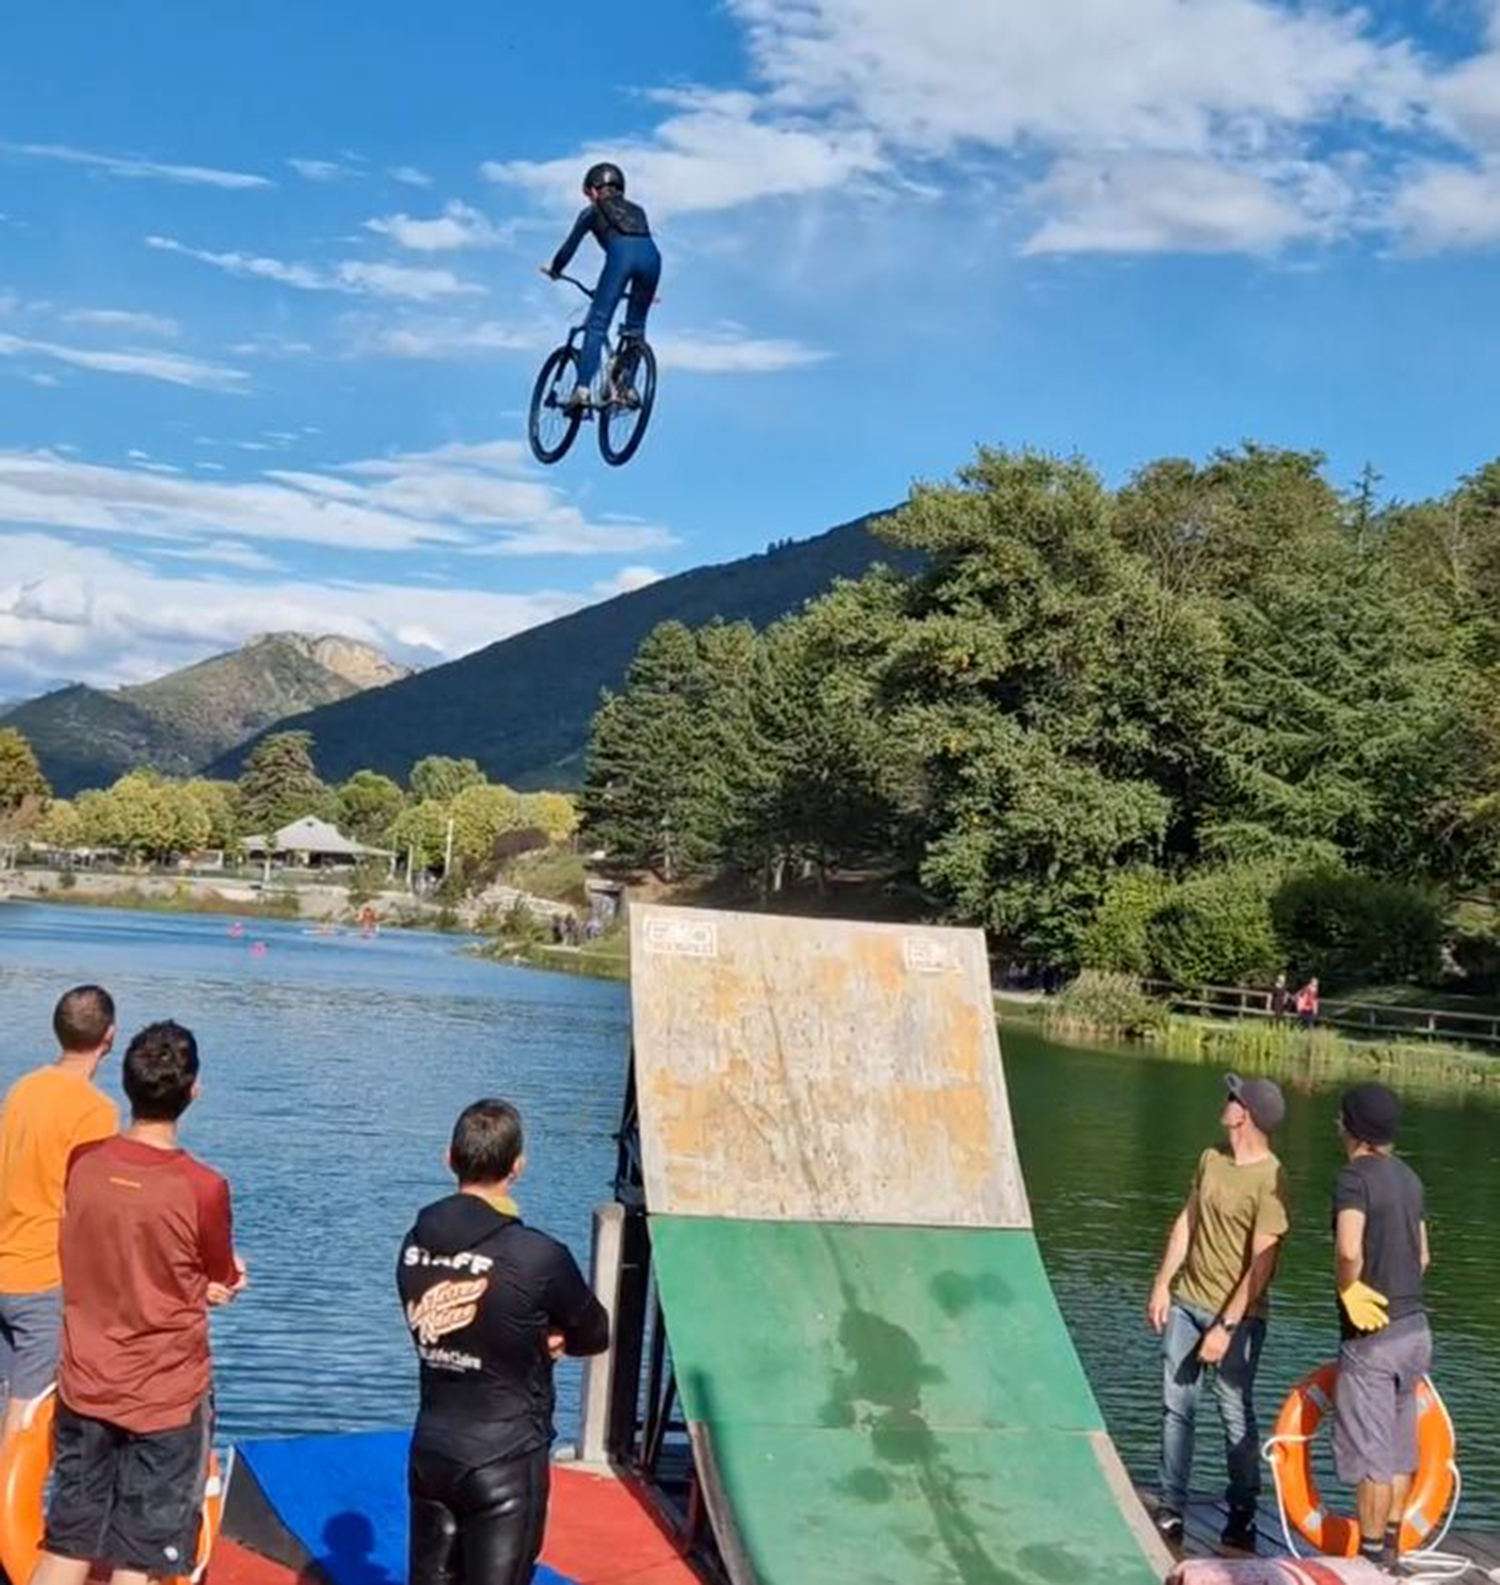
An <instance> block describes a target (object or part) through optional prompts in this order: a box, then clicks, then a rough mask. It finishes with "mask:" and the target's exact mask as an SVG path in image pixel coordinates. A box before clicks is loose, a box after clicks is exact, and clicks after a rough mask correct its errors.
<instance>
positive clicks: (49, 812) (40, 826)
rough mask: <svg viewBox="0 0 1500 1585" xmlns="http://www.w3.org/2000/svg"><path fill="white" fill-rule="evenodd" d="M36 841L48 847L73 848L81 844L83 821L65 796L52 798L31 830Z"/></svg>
mask: <svg viewBox="0 0 1500 1585" xmlns="http://www.w3.org/2000/svg"><path fill="white" fill-rule="evenodd" d="M32 835H33V836H35V838H36V840H37V841H38V842H45V843H47V845H48V846H49V847H55V848H75V847H79V846H81V845H82V843H83V840H84V836H83V821H82V820H81V819H80V818H79V815H78V810H77V809H76V808H75V807H74V806H73V805H72V804H71V803H69V801H68V800H67V799H66V798H54V799H53V800H52V801H51V802H50V803H49V804H48V805H47V809H46V812H45V813H44V814H43V815H42V817H41V819H40V820H39V821H38V822H37V824H36V828H35V830H34V831H33V832H32Z"/></svg>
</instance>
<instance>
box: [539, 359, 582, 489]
mask: <svg viewBox="0 0 1500 1585" xmlns="http://www.w3.org/2000/svg"><path fill="white" fill-rule="evenodd" d="M577 384H578V354H577V353H576V352H575V351H574V350H573V348H572V347H559V348H558V349H557V350H556V351H555V352H554V353H552V354H551V356H549V357H548V359H547V361H546V362H545V363H544V364H543V365H542V369H541V373H540V374H538V375H537V377H536V384H535V386H533V387H532V391H531V415H530V419H529V422H528V424H527V434H528V436H529V437H530V440H531V452H532V455H533V456H534V457H535V458H536V460H537V461H538V462H558V461H560V460H561V459H562V457H563V456H564V455H565V454H566V452H567V449H568V447H569V446H571V445H572V444H573V441H574V439H575V438H576V436H577V434H578V426H579V424H581V423H582V422H583V414H582V412H581V411H580V410H579V409H577V408H572V409H569V408H567V407H565V406H564V403H566V401H567V400H568V398H569V397H570V396H571V395H572V394H573V390H574V387H575V386H576V385H577Z"/></svg>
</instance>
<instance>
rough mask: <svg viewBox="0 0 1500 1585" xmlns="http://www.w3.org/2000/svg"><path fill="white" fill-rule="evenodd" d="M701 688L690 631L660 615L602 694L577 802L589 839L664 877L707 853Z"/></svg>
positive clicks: (700, 862)
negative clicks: (624, 670)
mask: <svg viewBox="0 0 1500 1585" xmlns="http://www.w3.org/2000/svg"><path fill="white" fill-rule="evenodd" d="M708 692H709V679H708V676H707V673H706V670H705V667H704V665H703V659H702V655H701V653H700V651H699V647H698V642H697V639H696V638H695V637H694V635H693V634H692V632H691V631H690V630H689V629H688V628H687V627H685V626H684V625H683V624H682V623H681V622H663V623H662V624H661V625H660V626H659V627H657V628H654V629H653V630H652V631H651V632H650V633H649V634H647V636H646V638H645V639H644V640H643V641H642V643H641V647H640V649H639V650H637V651H636V655H635V659H634V660H633V661H632V662H631V665H630V671H629V673H628V675H627V677H626V684H625V688H624V691H623V692H621V693H619V694H611V693H606V694H605V696H604V701H603V703H602V704H601V706H600V708H599V712H598V714H597V715H596V716H595V717H594V722H593V730H592V733H591V735H590V739H589V754H588V769H587V772H586V775H585V779H584V786H583V793H582V795H581V798H580V800H579V802H580V806H581V808H582V810H583V817H584V823H585V828H586V829H587V831H588V833H589V838H590V840H591V841H594V842H597V843H598V844H600V845H601V846H602V847H603V848H604V849H605V850H606V851H607V852H608V853H609V855H610V857H611V858H612V859H614V860H615V861H616V862H618V863H621V864H625V865H633V866H637V867H641V868H650V869H654V870H656V871H657V872H658V873H659V874H660V875H662V876H664V877H665V878H666V879H668V880H673V879H677V878H679V877H681V876H683V875H688V874H693V873H696V872H698V871H700V870H702V869H703V868H704V867H705V865H707V864H708V863H709V862H711V859H712V856H713V851H714V841H713V836H714V833H711V832H709V831H706V830H705V829H704V826H705V821H704V810H703V807H702V800H701V798H700V789H699V785H698V782H699V768H700V751H701V749H702V747H703V745H704V743H705V741H706V736H707V733H706V722H705V719H704V712H705V708H706V702H707V697H708Z"/></svg>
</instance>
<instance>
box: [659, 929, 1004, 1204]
mask: <svg viewBox="0 0 1500 1585" xmlns="http://www.w3.org/2000/svg"><path fill="white" fill-rule="evenodd" d="M631 996H632V1008H633V1019H634V1039H635V1065H636V1083H637V1091H638V1099H639V1105H640V1115H641V1145H642V1155H643V1160H644V1167H645V1176H646V1199H647V1204H648V1205H649V1206H650V1207H651V1209H652V1211H653V1212H655V1213H659V1214H668V1215H681V1216H728V1217H734V1216H741V1217H755V1218H759V1219H762V1220H790V1221H808V1222H819V1221H831V1222H855V1223H859V1222H865V1223H890V1224H907V1225H925V1226H967V1227H1012V1228H1025V1227H1029V1226H1030V1225H1031V1215H1030V1210H1029V1208H1028V1206H1027V1203H1026V1191H1025V1188H1024V1185H1023V1183H1022V1179H1021V1173H1020V1169H1019V1166H1018V1164H1017V1160H1016V1151H1015V1141H1014V1136H1013V1133H1012V1130H1011V1121H1010V1109H1009V1105H1008V1103H1007V1100H1006V1095H1005V1080H1004V1076H1003V1073H1002V1071H1001V1066H1000V1048H999V1042H998V1037H997V1036H996V1033H995V1020H994V1009H993V1003H992V1000H991V993H990V980H989V964H988V961H987V959H986V956H985V950H984V938H983V936H982V935H981V933H980V932H979V931H977V930H947V929H939V928H933V927H921V926H905V925H876V924H862V923H851V922H846V921H838V920H827V919H816V920H814V919H785V918H778V917H775V916H771V915H764V914H737V913H722V912H717V911H710V910H707V909H689V908H661V907H647V906H640V907H636V908H634V909H632V911H631Z"/></svg>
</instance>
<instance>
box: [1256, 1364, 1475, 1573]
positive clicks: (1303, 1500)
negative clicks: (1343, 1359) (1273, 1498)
mask: <svg viewBox="0 0 1500 1585" xmlns="http://www.w3.org/2000/svg"><path fill="white" fill-rule="evenodd" d="M1338 1375H1339V1368H1338V1366H1337V1365H1333V1364H1330V1365H1324V1366H1323V1367H1322V1368H1321V1369H1319V1370H1315V1371H1312V1372H1310V1373H1309V1374H1308V1375H1306V1376H1304V1377H1303V1378H1302V1380H1301V1381H1299V1382H1298V1383H1297V1385H1296V1386H1295V1387H1293V1388H1292V1390H1291V1391H1290V1392H1289V1393H1288V1394H1287V1398H1286V1402H1285V1403H1283V1404H1282V1406H1281V1413H1280V1414H1279V1415H1278V1416H1277V1417H1276V1429H1275V1431H1273V1432H1272V1434H1271V1440H1270V1443H1269V1444H1268V1446H1269V1448H1270V1460H1271V1467H1272V1469H1273V1470H1274V1472H1275V1475H1276V1489H1277V1493H1278V1495H1279V1496H1280V1498H1281V1507H1282V1511H1283V1512H1284V1513H1285V1514H1286V1517H1287V1519H1288V1520H1289V1521H1290V1522H1291V1524H1292V1526H1293V1528H1294V1529H1295V1530H1296V1531H1297V1533H1298V1535H1300V1536H1301V1537H1302V1538H1303V1539H1304V1540H1305V1541H1307V1542H1308V1543H1309V1544H1310V1545H1312V1546H1315V1547H1316V1548H1317V1549H1318V1551H1320V1552H1323V1553H1326V1554H1327V1555H1329V1556H1330V1557H1353V1556H1354V1555H1355V1554H1356V1553H1357V1552H1358V1551H1359V1525H1358V1524H1357V1523H1356V1521H1355V1520H1353V1519H1350V1518H1349V1517H1348V1516H1347V1515H1345V1514H1341V1513H1332V1512H1330V1511H1329V1510H1328V1509H1327V1508H1325V1507H1324V1506H1323V1499H1322V1498H1321V1497H1320V1496H1319V1495H1318V1483H1317V1480H1316V1479H1315V1478H1314V1476H1313V1469H1312V1452H1311V1450H1312V1439H1313V1437H1314V1436H1315V1435H1316V1434H1317V1430H1318V1427H1319V1426H1320V1425H1321V1424H1322V1423H1323V1416H1324V1415H1325V1414H1327V1413H1328V1411H1329V1410H1330V1409H1331V1408H1332V1407H1333V1403H1334V1389H1335V1386H1336V1384H1337V1382H1338ZM1457 1451H1458V1443H1457V1439H1456V1438H1455V1436H1454V1434H1453V1421H1452V1420H1450V1419H1449V1418H1448V1410H1447V1408H1446V1407H1445V1406H1444V1404H1443V1400H1442V1398H1441V1397H1439V1395H1438V1390H1437V1388H1436V1387H1434V1386H1433V1384H1432V1378H1431V1377H1430V1376H1424V1377H1423V1378H1422V1380H1421V1382H1420V1383H1419V1384H1418V1386H1417V1473H1416V1475H1415V1476H1414V1477H1413V1478H1412V1483H1411V1495H1410V1496H1409V1497H1408V1498H1407V1503H1406V1512H1405V1513H1404V1514H1403V1515H1402V1520H1401V1550H1402V1551H1403V1552H1416V1551H1418V1550H1419V1549H1420V1548H1422V1547H1424V1546H1430V1545H1431V1544H1432V1542H1433V1536H1434V1533H1435V1532H1436V1531H1437V1530H1438V1528H1439V1527H1440V1526H1441V1524H1442V1523H1443V1520H1444V1518H1445V1517H1446V1516H1447V1513H1448V1505H1449V1504H1450V1503H1451V1502H1452V1501H1453V1492H1454V1487H1455V1484H1456V1481H1457V1474H1458V1472H1457V1465H1456V1464H1455V1462H1454V1459H1455V1456H1456V1454H1457Z"/></svg>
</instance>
